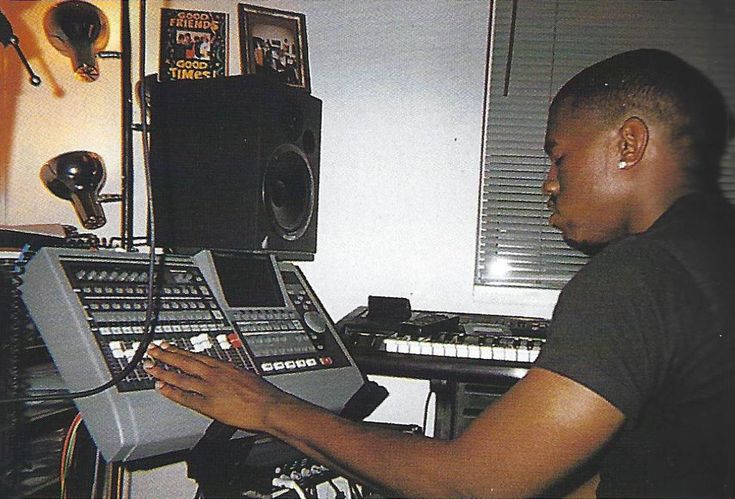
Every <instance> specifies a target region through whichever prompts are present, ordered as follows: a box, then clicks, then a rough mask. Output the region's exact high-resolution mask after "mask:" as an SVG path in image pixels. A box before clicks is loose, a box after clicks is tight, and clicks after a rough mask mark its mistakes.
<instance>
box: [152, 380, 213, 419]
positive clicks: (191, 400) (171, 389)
mask: <svg viewBox="0 0 735 499" xmlns="http://www.w3.org/2000/svg"><path fill="white" fill-rule="evenodd" d="M156 390H157V391H158V392H159V393H160V394H161V395H163V396H164V397H166V398H167V399H170V400H172V401H174V402H176V403H177V404H181V405H183V406H186V407H189V408H190V409H194V410H195V411H199V412H201V411H202V409H203V408H204V398H203V397H202V396H201V395H197V394H196V393H191V392H187V391H184V390H181V389H179V388H177V387H175V386H174V385H170V384H168V383H165V382H163V381H157V382H156Z"/></svg>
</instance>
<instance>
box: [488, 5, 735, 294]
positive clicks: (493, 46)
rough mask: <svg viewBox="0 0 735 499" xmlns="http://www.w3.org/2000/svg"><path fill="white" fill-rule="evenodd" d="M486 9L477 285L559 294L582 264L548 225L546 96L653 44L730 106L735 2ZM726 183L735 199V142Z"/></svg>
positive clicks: (733, 102) (734, 97) (734, 98)
mask: <svg viewBox="0 0 735 499" xmlns="http://www.w3.org/2000/svg"><path fill="white" fill-rule="evenodd" d="M491 8H492V9H493V12H492V22H491V26H490V43H489V58H488V78H487V89H486V109H485V131H484V133H485V141H484V153H483V167H482V176H481V185H480V205H479V220H478V237H477V260H476V266H475V284H477V285H488V286H513V287H531V288H547V289H560V288H561V287H563V285H564V284H565V283H566V282H567V281H568V280H569V279H570V278H571V276H572V275H574V273H575V272H576V271H577V270H578V269H579V267H581V266H582V265H583V264H584V263H585V261H586V258H585V257H584V256H583V255H582V254H581V253H578V252H576V251H574V250H572V249H570V248H569V247H567V246H566V244H565V243H564V242H563V240H562V238H561V235H560V234H559V233H558V231H557V230H556V229H554V228H552V227H550V226H549V225H548V216H549V212H548V211H547V209H546V207H545V202H546V199H545V197H544V195H543V194H542V193H541V184H542V182H543V180H544V178H545V176H546V171H547V170H548V166H549V163H548V160H547V158H546V156H545V154H544V151H543V143H544V132H545V128H546V113H547V109H548V105H549V103H550V101H551V98H552V97H553V95H554V94H555V93H556V92H557V90H558V89H559V88H560V87H561V85H563V83H564V82H565V81H567V80H568V79H569V78H571V77H572V76H573V75H574V74H576V73H577V72H578V71H579V70H581V69H583V68H584V67H586V66H589V65H590V64H593V63H595V62H597V61H599V60H601V59H604V58H606V57H609V56H611V55H614V54H616V53H619V52H623V51H625V50H632V49H636V48H642V47H657V48H662V49H665V50H669V51H671V52H673V53H675V54H677V55H679V56H680V57H682V58H684V59H685V60H687V61H689V62H690V63H691V64H693V65H695V66H696V67H698V68H699V69H701V70H702V71H703V72H705V73H706V74H707V75H708V76H709V77H710V78H711V79H712V80H713V81H714V82H715V83H716V84H717V85H718V87H719V88H720V89H721V90H722V91H723V93H724V94H725V97H726V99H727V100H728V101H729V102H730V107H731V108H733V107H734V106H735V64H733V59H735V56H733V54H735V29H733V26H735V2H731V1H730V0H719V1H707V0H701V1H695V0H607V1H604V2H601V1H597V0H557V1H549V0H495V1H493V2H492V6H491ZM733 142H735V141H733ZM722 186H723V190H724V191H725V192H726V194H727V195H728V197H729V198H730V199H731V200H733V201H735V143H731V144H730V148H729V149H728V153H727V155H726V157H725V160H724V162H723V177H722Z"/></svg>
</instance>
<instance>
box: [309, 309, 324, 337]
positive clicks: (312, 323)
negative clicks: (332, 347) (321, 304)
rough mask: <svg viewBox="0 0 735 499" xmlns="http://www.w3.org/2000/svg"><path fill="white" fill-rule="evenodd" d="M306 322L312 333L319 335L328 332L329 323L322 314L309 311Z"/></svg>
mask: <svg viewBox="0 0 735 499" xmlns="http://www.w3.org/2000/svg"><path fill="white" fill-rule="evenodd" d="M304 322H305V323H306V325H307V326H309V328H310V329H311V330H312V331H315V332H317V333H323V332H324V331H326V330H327V321H325V320H324V317H322V315H321V314H320V313H318V312H314V311H313V310H309V311H308V312H306V313H305V314H304Z"/></svg>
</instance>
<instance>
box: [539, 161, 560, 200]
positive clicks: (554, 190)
mask: <svg viewBox="0 0 735 499" xmlns="http://www.w3.org/2000/svg"><path fill="white" fill-rule="evenodd" d="M541 190H542V191H543V193H544V194H545V195H547V196H555V195H556V194H558V192H559V180H558V179H557V178H556V167H554V166H552V167H551V168H549V172H548V173H547V174H546V180H544V183H543V184H542V185H541Z"/></svg>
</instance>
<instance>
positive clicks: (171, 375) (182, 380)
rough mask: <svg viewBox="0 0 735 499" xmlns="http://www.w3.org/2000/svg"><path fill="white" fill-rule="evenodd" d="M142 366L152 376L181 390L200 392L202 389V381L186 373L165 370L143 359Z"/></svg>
mask: <svg viewBox="0 0 735 499" xmlns="http://www.w3.org/2000/svg"><path fill="white" fill-rule="evenodd" d="M143 368H144V369H145V370H146V372H148V374H150V375H151V376H153V377H154V378H156V379H158V380H160V381H163V382H164V383H165V384H167V385H172V386H174V387H176V388H179V389H181V390H186V391H189V392H196V393H199V394H202V391H203V389H204V383H203V382H202V380H201V379H199V378H195V377H193V376H190V375H188V374H185V373H179V372H176V371H169V370H166V369H164V368H163V367H161V366H158V365H155V364H153V363H152V362H150V361H145V362H144V363H143ZM202 395H203V394H202Z"/></svg>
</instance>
